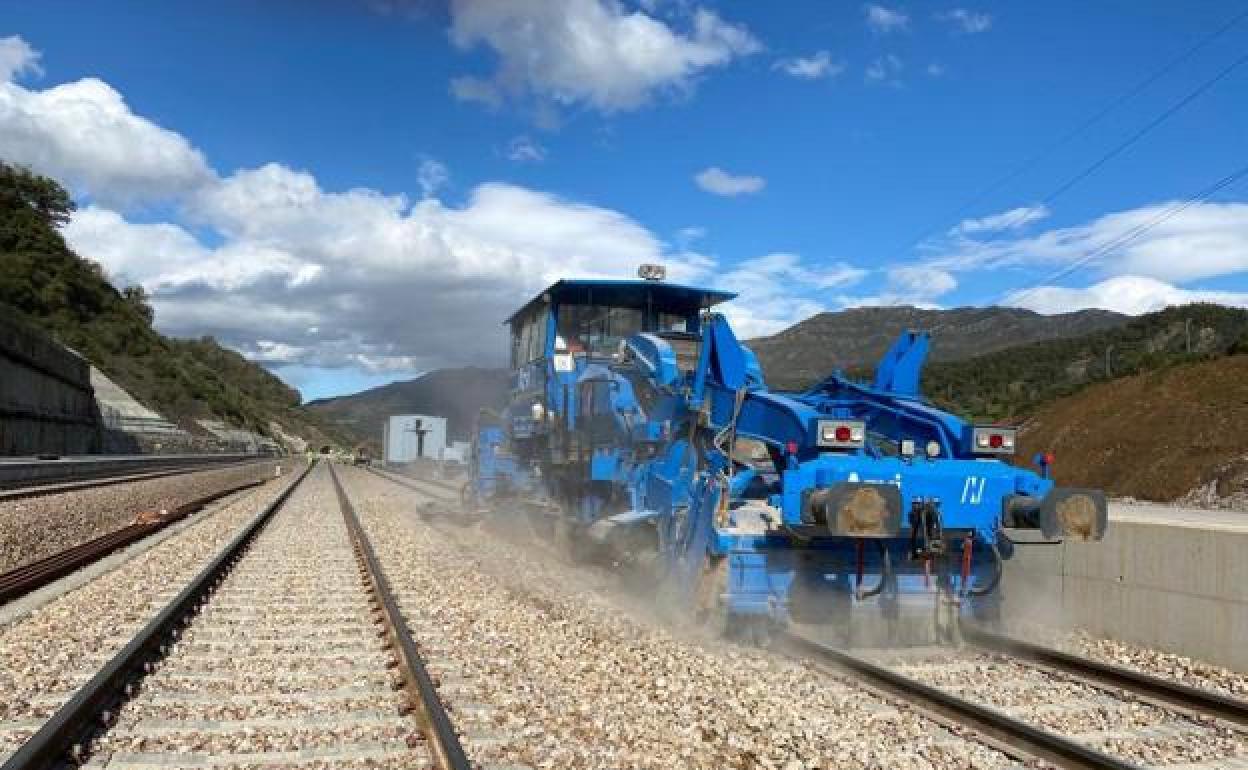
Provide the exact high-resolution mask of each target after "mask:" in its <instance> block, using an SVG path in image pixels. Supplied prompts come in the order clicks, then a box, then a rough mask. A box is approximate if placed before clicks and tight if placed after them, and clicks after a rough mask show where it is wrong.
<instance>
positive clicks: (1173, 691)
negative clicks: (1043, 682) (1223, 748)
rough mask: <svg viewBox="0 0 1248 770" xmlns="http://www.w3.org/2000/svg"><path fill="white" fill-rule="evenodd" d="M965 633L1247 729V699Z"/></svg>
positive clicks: (1101, 683)
mask: <svg viewBox="0 0 1248 770" xmlns="http://www.w3.org/2000/svg"><path fill="white" fill-rule="evenodd" d="M962 635H963V638H964V639H965V640H966V641H967V642H969V643H971V644H973V645H975V646H976V647H979V648H981V649H984V650H990V651H993V652H999V653H1002V654H1005V655H1011V656H1013V657H1016V658H1022V659H1024V660H1029V661H1033V662H1035V663H1038V664H1040V665H1043V666H1048V667H1050V668H1053V669H1057V670H1059V671H1061V672H1063V673H1065V674H1069V675H1070V676H1073V677H1075V678H1077V679H1080V680H1083V681H1085V682H1088V683H1091V684H1094V685H1096V686H1098V687H1104V688H1110V689H1117V690H1123V691H1126V692H1130V693H1131V694H1133V695H1134V696H1136V697H1138V698H1140V699H1141V700H1143V701H1147V702H1152V703H1156V704H1157V705H1160V706H1163V707H1168V708H1174V709H1178V710H1180V711H1183V712H1185V713H1188V714H1191V715H1195V716H1199V717H1208V718H1212V719H1221V720H1224V721H1226V722H1230V723H1232V724H1235V725H1238V726H1239V727H1241V728H1248V701H1245V700H1243V699H1240V698H1235V697H1232V696H1229V695H1222V694H1220V693H1216V692H1213V691H1211V690H1207V689H1203V688H1199V687H1190V686H1188V685H1183V684H1179V683H1178V682H1175V681H1172V680H1169V679H1162V678H1161V677H1158V676H1153V675H1151V674H1145V673H1143V672H1140V671H1133V670H1131V669H1129V668H1123V667H1121V666H1114V665H1111V664H1109V663H1101V662H1100V661H1096V660H1091V659H1088V658H1084V657H1079V656H1077V655H1072V654H1070V653H1068V652H1063V651H1061V650H1054V649H1051V648H1049V647H1043V646H1041V645H1038V644H1032V643H1031V642H1026V641H1023V640H1021V639H1014V638H1011V637H1006V636H1000V635H998V634H992V633H989V632H987V631H982V630H979V629H974V628H966V627H964V628H963V631H962Z"/></svg>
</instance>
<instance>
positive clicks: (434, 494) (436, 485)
mask: <svg viewBox="0 0 1248 770" xmlns="http://www.w3.org/2000/svg"><path fill="white" fill-rule="evenodd" d="M367 467H368V471H369V472H370V473H373V474H375V475H377V476H380V477H381V478H383V479H386V480H387V481H393V482H394V483H395V484H398V485H399V486H403V487H407V488H408V489H410V490H412V491H414V492H420V493H422V494H426V495H429V497H431V498H433V502H435V503H438V504H451V503H453V504H455V505H458V504H459V502H460V500H461V498H460V487H459V485H458V484H456V483H454V482H447V481H434V480H432V479H418V478H414V477H412V476H404V475H402V474H399V473H392V472H391V471H383V470H381V469H380V468H374V467H372V466H367Z"/></svg>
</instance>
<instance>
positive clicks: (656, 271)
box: [637, 263, 667, 281]
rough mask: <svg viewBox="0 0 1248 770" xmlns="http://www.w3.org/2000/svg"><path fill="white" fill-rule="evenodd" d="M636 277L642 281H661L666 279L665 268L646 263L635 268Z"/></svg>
mask: <svg viewBox="0 0 1248 770" xmlns="http://www.w3.org/2000/svg"><path fill="white" fill-rule="evenodd" d="M637 277H638V278H640V279H642V280H643V281H662V280H664V279H665V278H667V268H666V267H664V266H663V265H652V264H649V263H647V264H644V265H642V266H641V267H638V268H637Z"/></svg>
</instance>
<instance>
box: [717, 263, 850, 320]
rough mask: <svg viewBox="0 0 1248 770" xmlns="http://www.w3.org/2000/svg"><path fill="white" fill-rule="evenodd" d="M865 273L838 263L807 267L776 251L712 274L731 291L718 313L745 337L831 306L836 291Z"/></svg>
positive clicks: (718, 284)
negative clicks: (730, 298) (729, 299)
mask: <svg viewBox="0 0 1248 770" xmlns="http://www.w3.org/2000/svg"><path fill="white" fill-rule="evenodd" d="M866 275H867V271H866V270H862V269H860V268H857V267H854V266H853V265H849V264H846V263H844V262H830V263H827V264H821V265H814V266H811V265H807V264H805V263H804V262H803V260H802V259H801V257H799V256H798V255H796V254H789V253H776V254H767V255H765V256H762V257H757V258H754V259H749V260H746V261H744V262H741V263H740V264H738V265H736V266H735V267H734V268H732V269H730V270H727V271H725V272H723V273H721V274H720V275H718V276H717V277H716V280H715V285H716V286H718V287H720V288H723V289H727V290H728V291H735V292H737V294H738V298H737V299H736V300H735V301H733V302H731V303H729V304H727V305H725V306H724V307H723V312H724V314H725V315H726V316H727V317H728V319H729V321H731V322H732V326H733V330H734V331H735V332H736V333H737V336H738V337H741V338H742V339H747V338H750V337H762V336H766V335H768V334H775V333H776V332H779V331H781V330H783V329H786V328H788V327H789V326H792V325H793V324H795V323H797V322H798V321H801V320H804V319H806V318H809V317H810V316H812V315H815V314H817V313H822V312H824V311H826V310H830V309H832V308H831V304H832V301H833V298H834V297H835V296H836V295H837V294H839V292H838V291H837V290H844V289H846V288H848V287H851V286H853V285H855V284H857V283H859V282H860V281H861V280H862V279H863V278H864V277H865V276H866ZM795 287H800V289H797V290H795Z"/></svg>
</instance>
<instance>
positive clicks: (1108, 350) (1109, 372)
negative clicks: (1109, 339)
mask: <svg viewBox="0 0 1248 770" xmlns="http://www.w3.org/2000/svg"><path fill="white" fill-rule="evenodd" d="M1113 352H1114V346H1113V345H1110V346H1109V347H1107V348H1105V378H1106V379H1108V378H1110V377H1113V376H1114V370H1113V368H1112V366H1111V365H1110V360H1109V354H1110V353H1113Z"/></svg>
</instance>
